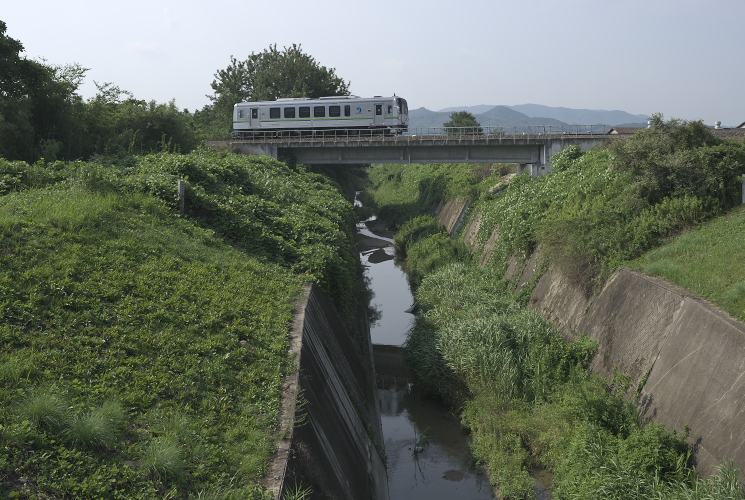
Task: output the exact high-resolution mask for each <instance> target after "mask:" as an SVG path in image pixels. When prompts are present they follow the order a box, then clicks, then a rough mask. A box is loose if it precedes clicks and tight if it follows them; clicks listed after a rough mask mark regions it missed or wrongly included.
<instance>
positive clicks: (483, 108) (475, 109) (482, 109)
mask: <svg viewBox="0 0 745 500" xmlns="http://www.w3.org/2000/svg"><path fill="white" fill-rule="evenodd" d="M493 107H494V104H479V105H478V106H460V107H458V106H456V107H454V108H445V109H440V110H439V111H438V113H448V114H450V113H452V112H453V111H468V112H469V113H471V114H472V115H479V114H481V113H486V112H487V111H489V110H490V109H491V108H493Z"/></svg>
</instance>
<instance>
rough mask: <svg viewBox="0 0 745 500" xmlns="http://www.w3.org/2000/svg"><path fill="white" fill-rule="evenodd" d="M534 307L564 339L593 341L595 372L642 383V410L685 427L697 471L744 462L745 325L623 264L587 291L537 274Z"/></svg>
mask: <svg viewBox="0 0 745 500" xmlns="http://www.w3.org/2000/svg"><path fill="white" fill-rule="evenodd" d="M531 306H532V307H534V308H535V309H537V310H538V311H540V312H541V313H542V314H543V315H544V316H545V317H547V318H548V319H550V320H551V321H552V322H553V323H554V324H556V326H557V327H559V329H560V330H561V331H562V332H563V333H564V334H565V335H566V336H567V337H569V338H577V337H578V336H579V335H580V334H582V333H584V334H587V335H588V336H589V337H591V338H593V339H595V340H597V341H598V345H599V350H598V354H597V356H596V357H595V359H594V360H593V362H592V365H591V367H590V368H591V369H592V371H594V372H596V373H599V374H602V375H604V376H606V377H611V376H612V375H613V370H614V368H617V369H619V370H620V371H621V372H623V373H625V374H627V375H630V376H631V378H632V383H633V387H637V386H638V385H639V384H640V383H643V381H644V379H645V378H647V380H646V383H644V387H643V390H642V392H641V398H640V401H639V408H640V412H641V414H642V415H643V416H644V417H646V418H649V419H650V420H652V421H654V422H658V423H662V424H664V425H665V426H666V427H668V428H670V429H675V430H677V431H678V432H683V431H684V428H685V427H686V426H688V427H690V430H691V431H690V437H689V442H690V443H691V444H692V445H693V447H694V451H695V459H696V461H697V465H698V466H699V468H700V470H701V471H702V472H703V473H704V474H710V473H712V472H714V467H716V466H717V465H720V464H724V463H726V462H728V461H729V460H732V461H733V463H734V465H735V466H736V467H738V468H740V469H743V470H745V325H744V324H743V323H741V322H739V321H736V320H734V319H733V318H731V317H729V316H728V315H727V314H726V313H724V312H723V311H721V310H719V309H718V308H717V307H715V306H714V305H712V304H710V303H708V302H706V301H704V300H703V299H701V298H698V297H695V296H693V295H692V294H691V293H690V292H687V291H686V290H683V289H681V288H679V287H677V286H675V285H672V284H670V283H668V282H666V281H664V280H661V279H658V278H653V277H650V276H646V275H644V274H641V273H637V272H633V271H629V270H627V269H622V270H620V271H618V272H617V273H616V274H615V275H614V276H613V278H612V279H611V280H610V281H609V282H608V283H607V284H606V286H605V288H604V289H603V291H602V292H601V293H600V294H598V295H597V296H596V297H593V298H591V299H589V298H587V297H586V296H585V295H584V293H583V292H582V291H581V290H578V289H577V288H576V287H574V286H572V285H571V283H569V282H568V281H567V280H566V279H565V278H564V277H563V276H562V275H561V274H560V273H557V272H555V271H551V272H549V273H546V274H545V275H544V276H543V277H542V278H541V280H540V282H539V284H538V286H537V287H536V289H535V292H534V294H533V299H532V302H531Z"/></svg>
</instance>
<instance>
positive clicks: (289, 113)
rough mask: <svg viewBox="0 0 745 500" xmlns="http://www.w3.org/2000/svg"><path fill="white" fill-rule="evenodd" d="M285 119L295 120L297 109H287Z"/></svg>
mask: <svg viewBox="0 0 745 500" xmlns="http://www.w3.org/2000/svg"><path fill="white" fill-rule="evenodd" d="M285 118H295V108H285Z"/></svg>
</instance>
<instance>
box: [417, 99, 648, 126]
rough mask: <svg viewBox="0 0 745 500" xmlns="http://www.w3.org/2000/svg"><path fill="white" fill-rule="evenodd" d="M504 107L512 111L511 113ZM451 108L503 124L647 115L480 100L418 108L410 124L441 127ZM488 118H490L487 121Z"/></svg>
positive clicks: (610, 120) (630, 122)
mask: <svg viewBox="0 0 745 500" xmlns="http://www.w3.org/2000/svg"><path fill="white" fill-rule="evenodd" d="M507 109H509V110H510V111H512V112H514V113H515V114H510V113H509V112H508V111H507ZM454 111H468V112H469V113H472V114H473V115H474V116H475V117H476V119H477V120H478V121H479V123H480V124H481V125H483V126H489V125H492V126H503V125H564V124H567V125H592V124H604V125H611V126H635V127H645V126H646V125H647V119H648V118H649V116H648V115H632V114H631V113H627V112H625V111H619V110H613V111H607V110H600V109H598V110H593V109H572V108H562V107H551V106H543V105H540V104H519V105H516V106H496V105H490V104H479V105H477V106H455V107H449V108H444V109H441V110H439V111H430V110H428V109H426V108H419V109H417V110H414V111H412V112H411V113H410V119H411V121H412V124H411V127H414V128H419V127H441V126H442V124H443V123H445V122H446V121H448V120H449V118H450V114H451V113H452V112H454ZM490 121H491V122H490ZM419 123H422V125H419Z"/></svg>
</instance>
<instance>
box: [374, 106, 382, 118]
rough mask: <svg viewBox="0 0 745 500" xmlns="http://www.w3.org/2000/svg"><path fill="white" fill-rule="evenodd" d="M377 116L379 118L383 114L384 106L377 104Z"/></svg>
mask: <svg viewBox="0 0 745 500" xmlns="http://www.w3.org/2000/svg"><path fill="white" fill-rule="evenodd" d="M375 114H376V115H378V116H381V115H382V114H383V105H382V104H376V105H375Z"/></svg>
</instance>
